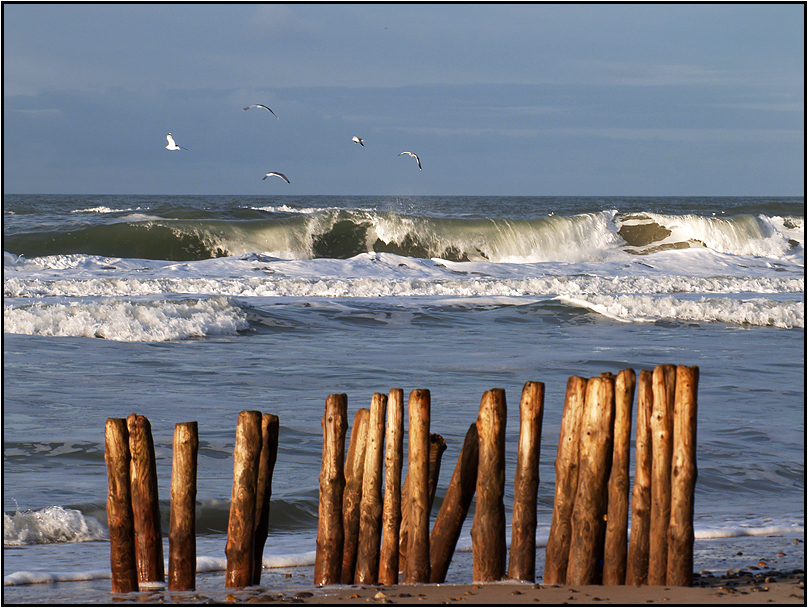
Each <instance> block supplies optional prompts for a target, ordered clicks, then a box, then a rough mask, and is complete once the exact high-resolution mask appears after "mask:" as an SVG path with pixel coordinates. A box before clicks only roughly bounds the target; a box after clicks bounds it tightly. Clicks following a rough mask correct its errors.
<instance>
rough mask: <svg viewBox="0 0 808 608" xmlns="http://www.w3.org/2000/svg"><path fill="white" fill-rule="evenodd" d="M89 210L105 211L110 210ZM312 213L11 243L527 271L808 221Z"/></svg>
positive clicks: (88, 230)
mask: <svg viewBox="0 0 808 608" xmlns="http://www.w3.org/2000/svg"><path fill="white" fill-rule="evenodd" d="M82 211H83V212H95V213H100V212H103V211H104V208H102V207H98V208H91V209H84V210H82ZM273 211H275V212H280V211H282V210H281V209H275V208H273ZM304 211H305V212H301V211H300V210H297V211H296V212H295V213H292V212H291V211H289V212H283V213H279V217H274V218H263V219H249V220H243V219H240V220H235V219H229V220H220V219H157V218H142V217H139V218H138V217H130V218H128V219H126V220H124V221H117V222H114V223H110V224H105V225H93V226H82V227H76V228H75V229H72V230H61V231H43V232H29V233H22V234H10V235H6V236H5V238H4V241H5V242H4V249H5V250H6V251H9V252H11V253H16V254H21V255H25V256H27V257H29V258H31V257H40V256H53V255H68V254H89V255H98V256H112V257H121V258H141V259H154V260H171V261H191V260H202V259H208V258H216V257H226V256H237V255H243V254H249V253H266V254H269V255H273V256H276V257H281V258H286V259H314V258H336V259H347V258H350V257H353V256H355V255H358V254H360V253H372V252H377V253H395V254H398V255H401V256H405V257H413V258H426V259H429V258H440V259H445V260H449V261H480V260H486V261H490V262H498V263H499V262H516V263H527V262H582V261H598V260H604V259H611V258H614V257H615V256H619V255H625V254H626V253H630V254H640V255H641V254H648V253H653V252H655V251H660V250H664V249H674V248H688V247H707V248H710V249H713V250H715V251H718V252H723V253H732V254H739V255H762V256H770V257H783V256H787V255H789V254H790V253H791V252H792V251H793V250H794V249H795V248H799V247H804V219H803V218H780V217H767V216H759V217H755V216H752V215H739V216H735V217H731V218H723V217H719V218H716V217H704V216H695V215H689V216H674V215H660V214H653V213H641V214H624V215H620V214H618V213H617V212H616V211H601V212H596V213H584V214H578V215H572V216H547V217H538V218H533V219H505V218H488V219H480V218H476V219H472V218H462V219H457V218H445V217H426V216H415V215H404V214H399V213H393V212H379V211H370V210H367V211H365V210H338V209H327V210H304Z"/></svg>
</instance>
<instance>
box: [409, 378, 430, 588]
mask: <svg viewBox="0 0 808 608" xmlns="http://www.w3.org/2000/svg"><path fill="white" fill-rule="evenodd" d="M408 408H409V450H408V452H407V457H408V467H407V469H408V471H407V475H408V477H409V485H408V490H409V504H410V507H409V513H410V517H409V526H408V533H409V540H408V543H409V546H408V549H407V562H406V566H405V573H404V577H405V580H406V581H407V582H408V583H428V582H429V445H430V439H429V423H430V412H431V399H430V392H429V391H428V390H426V389H416V390H414V391H412V392H411V393H410V399H409V404H408Z"/></svg>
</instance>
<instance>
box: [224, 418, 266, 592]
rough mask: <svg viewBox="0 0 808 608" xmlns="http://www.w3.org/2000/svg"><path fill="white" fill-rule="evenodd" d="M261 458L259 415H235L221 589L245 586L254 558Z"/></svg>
mask: <svg viewBox="0 0 808 608" xmlns="http://www.w3.org/2000/svg"><path fill="white" fill-rule="evenodd" d="M260 456H261V412H256V411H243V412H240V413H239V415H238V423H237V426H236V444H235V447H234V449H233V492H232V495H231V498H230V518H229V520H228V524H227V544H226V546H225V555H226V556H227V572H226V575H225V587H249V586H250V585H252V580H253V561H254V558H255V555H254V552H255V546H254V545H255V503H256V495H257V483H258V468H259V460H260Z"/></svg>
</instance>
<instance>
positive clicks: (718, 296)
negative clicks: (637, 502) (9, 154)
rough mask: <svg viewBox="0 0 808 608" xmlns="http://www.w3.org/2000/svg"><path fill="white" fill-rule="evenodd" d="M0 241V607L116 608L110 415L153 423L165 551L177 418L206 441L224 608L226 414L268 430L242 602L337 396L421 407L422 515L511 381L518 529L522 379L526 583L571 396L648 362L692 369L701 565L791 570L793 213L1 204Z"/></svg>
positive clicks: (295, 199) (796, 481)
mask: <svg viewBox="0 0 808 608" xmlns="http://www.w3.org/2000/svg"><path fill="white" fill-rule="evenodd" d="M3 250H4V257H3V584H4V586H3V600H4V602H5V603H59V604H63V603H108V602H110V601H111V595H110V580H109V567H110V565H109V544H108V540H107V529H106V513H105V504H106V494H107V472H106V466H105V463H104V425H105V421H106V419H107V418H109V417H116V418H124V417H126V416H127V415H129V414H131V413H133V412H134V413H138V414H142V415H145V416H147V417H148V418H149V420H150V421H151V426H152V432H153V435H154V441H155V449H156V456H157V471H158V477H159V492H160V502H161V507H162V517H163V531H164V534H167V531H168V510H169V487H170V478H171V443H172V437H173V432H174V425H175V424H176V423H178V422H186V421H191V420H195V421H197V422H198V423H199V438H200V447H199V469H198V492H197V500H198V505H197V533H198V547H197V551H198V569H199V574H198V578H197V594H202V595H205V596H206V597H211V598H214V599H217V600H222V599H223V598H224V597H225V594H226V590H225V589H224V567H225V556H224V549H225V542H226V529H227V518H228V508H229V499H230V493H231V489H232V476H233V446H234V440H235V428H236V420H237V417H238V413H239V412H240V411H242V410H259V411H262V412H268V413H274V414H277V415H278V416H279V418H280V439H279V441H280V445H279V453H278V460H277V465H276V468H275V473H274V480H273V487H272V503H271V513H270V536H269V539H268V541H267V545H266V549H265V554H264V565H265V569H264V574H263V577H262V584H263V585H264V586H267V587H269V588H271V589H274V590H277V591H283V592H287V591H288V592H292V591H294V590H295V589H303V588H306V587H311V586H312V585H313V563H314V550H315V538H316V532H317V504H318V475H319V469H320V459H321V455H322V452H321V450H322V430H321V426H320V420H321V418H322V414H323V407H324V404H325V400H326V397H327V396H328V395H329V394H333V393H346V394H347V395H348V413H349V421H352V420H353V415H354V413H355V412H356V410H357V409H358V408H360V407H369V405H370V400H371V397H372V395H373V393H374V392H382V393H384V394H387V393H388V392H389V390H390V389H391V388H402V389H404V393H405V399H406V395H407V394H409V392H410V391H411V390H414V389H416V388H425V389H429V390H430V392H431V403H432V418H431V431H432V432H433V433H439V434H441V435H442V436H443V437H444V439H445V441H446V444H447V450H446V452H445V453H444V455H443V465H442V468H441V479H440V481H439V484H438V491H437V497H436V500H435V507H434V511H433V517H434V514H436V513H437V509H438V508H439V506H440V502H441V500H442V498H443V496H444V494H445V490H446V487H447V485H448V481H449V478H450V476H451V472H452V470H453V469H454V466H455V462H456V460H457V456H458V454H459V451H460V447H461V445H462V442H463V438H464V436H465V432H466V430H467V429H468V426H469V425H470V424H471V423H473V422H474V420H475V419H476V417H477V412H478V409H479V405H480V399H481V397H482V394H483V392H484V391H486V390H488V389H490V388H495V387H497V388H504V389H505V392H506V399H507V405H508V418H507V445H506V459H507V466H506V479H507V482H506V488H505V501H506V511H507V521H508V522H509V523H510V509H511V505H512V501H513V495H514V488H513V476H514V472H515V466H516V445H517V436H518V429H519V416H518V407H519V397H520V393H521V389H522V386H523V385H524V383H525V382H526V381H538V382H543V383H544V384H545V402H544V422H543V430H542V442H541V457H540V469H539V475H540V484H539V506H538V532H537V539H538V543H539V549H538V552H537V553H538V555H537V557H538V559H537V581H539V582H540V581H541V575H542V572H543V559H544V543H545V542H546V538H547V534H548V532H549V528H550V520H551V515H552V501H553V491H554V468H553V465H554V460H555V455H556V449H557V444H558V434H559V427H560V420H561V414H562V408H563V402H564V392H565V390H566V383H567V379H568V378H569V377H570V376H573V375H577V376H584V377H591V376H597V375H600V374H601V373H603V372H613V373H616V372H618V371H619V370H621V369H625V368H632V369H634V370H635V371H636V372H638V373H639V371H640V370H642V369H653V367H655V366H656V365H659V364H666V363H672V364H681V365H688V366H693V365H695V366H698V367H699V369H700V380H699V387H698V431H697V432H698V444H697V458H698V482H697V485H696V496H695V526H696V546H695V550H694V559H695V566H694V567H695V570H696V571H705V570H708V571H711V572H718V573H723V572H725V571H727V570H736V569H740V568H748V567H754V568H762V569H765V568H770V569H773V570H785V569H796V568H804V566H805V543H804V538H805V354H804V353H805V199H804V198H803V197H797V198H793V197H790V198H784V197H755V198H744V197H732V198H722V197H709V198H708V197H705V198H698V197H687V198H676V197H670V198H657V197H645V198H643V197H635V198H620V197H586V198H580V197H577V198H576V197H485V196H480V197H474V196H464V197H407V196H365V197H350V196H113V195H110V196H97V195H87V196H83V195H59V196H55V195H4V197H3ZM633 433H634V430H632V437H633ZM632 468H633V464H632ZM472 509H473V507H472ZM470 527H471V514H469V518H468V519H467V522H466V527H465V528H464V532H463V535H462V536H461V539H460V542H459V545H458V550H457V551H456V553H455V559H454V561H453V563H452V565H451V567H450V570H449V573H448V577H447V581H448V582H458V583H465V582H471V581H472V567H471V552H470V548H471V540H470V535H469V530H470ZM509 533H510V530H509ZM164 553H165V555H166V556H167V555H168V551H167V540H166V542H165V549H164ZM759 562H760V563H759ZM761 564H762V565H761ZM193 597H196V596H193ZM191 598H192V596H188V597H187V598H186V599H189V600H190V599H191Z"/></svg>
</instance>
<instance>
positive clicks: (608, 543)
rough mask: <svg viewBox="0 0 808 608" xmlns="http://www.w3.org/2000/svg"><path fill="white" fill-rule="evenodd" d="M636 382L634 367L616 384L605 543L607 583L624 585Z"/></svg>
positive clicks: (623, 373) (621, 376)
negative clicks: (632, 420)
mask: <svg viewBox="0 0 808 608" xmlns="http://www.w3.org/2000/svg"><path fill="white" fill-rule="evenodd" d="M635 382H636V376H635V374H634V370H633V369H624V370H622V371H621V372H619V373H618V374H617V380H616V381H615V387H614V448H613V451H612V469H611V473H610V475H609V484H608V487H609V490H608V492H609V503H608V512H607V513H608V514H607V520H606V539H605V542H604V546H603V584H604V585H623V584H625V582H626V553H627V551H628V493H629V484H630V477H629V461H630V448H631V409H632V406H633V405H634V385H635Z"/></svg>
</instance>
